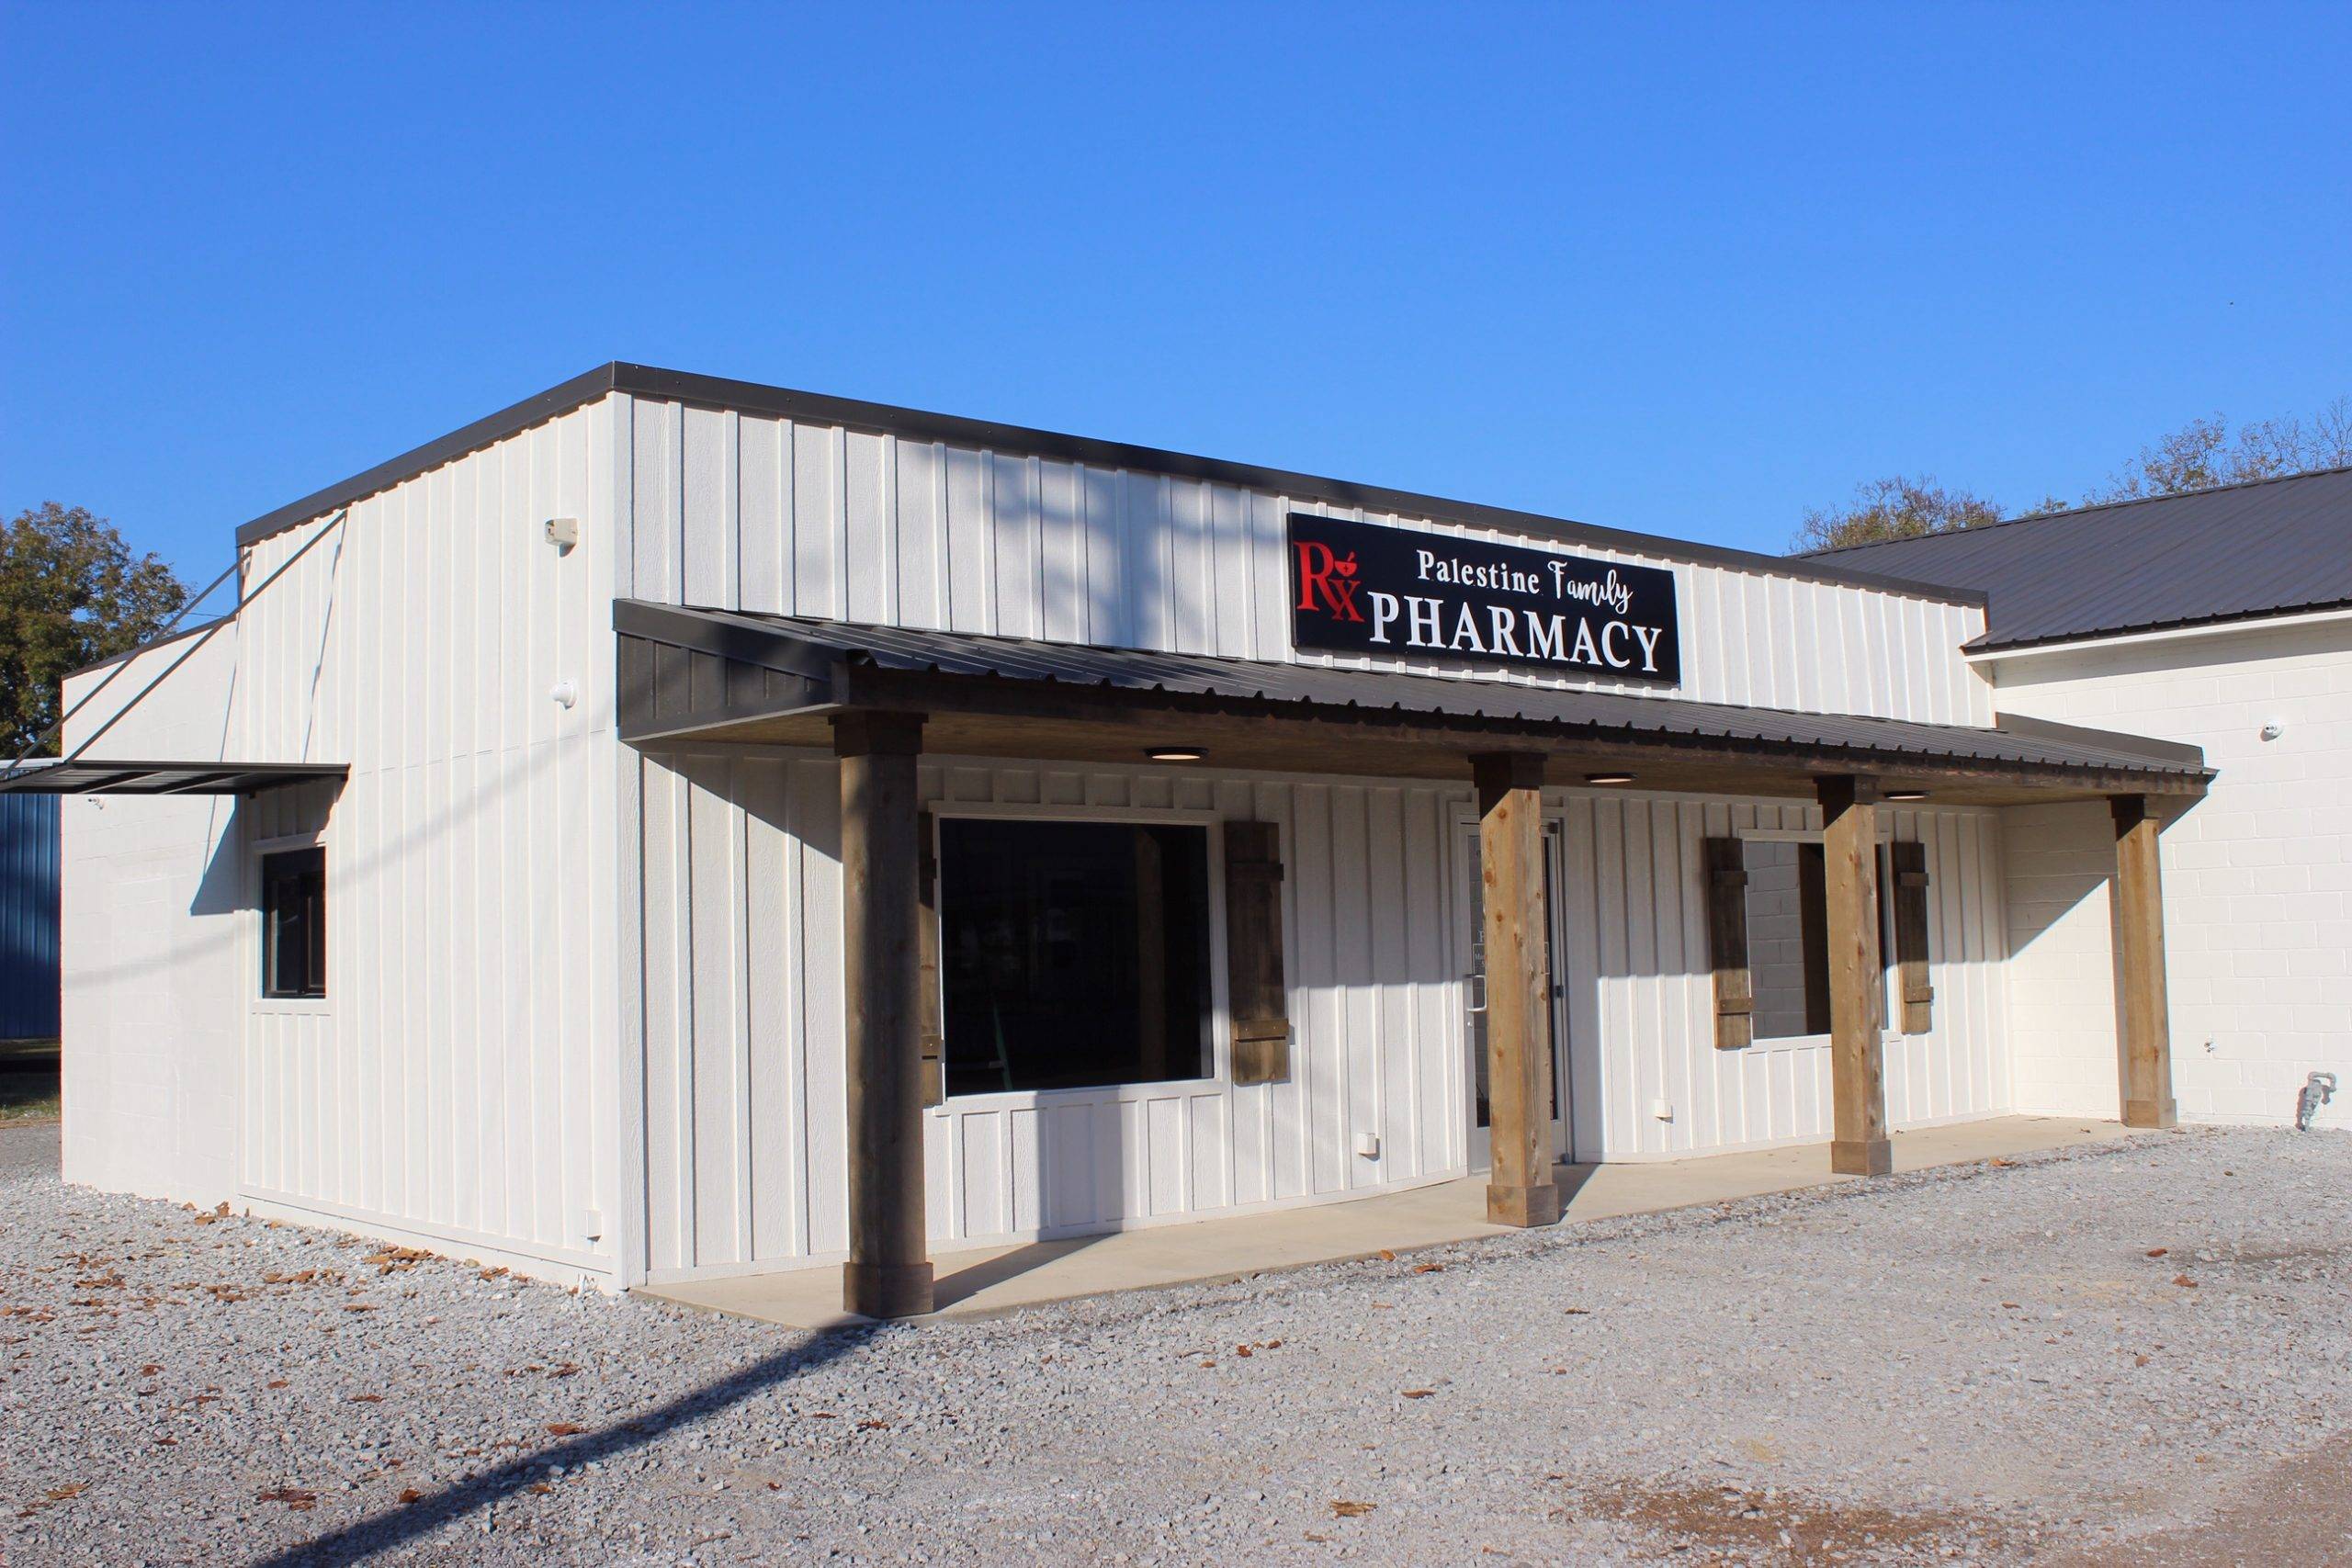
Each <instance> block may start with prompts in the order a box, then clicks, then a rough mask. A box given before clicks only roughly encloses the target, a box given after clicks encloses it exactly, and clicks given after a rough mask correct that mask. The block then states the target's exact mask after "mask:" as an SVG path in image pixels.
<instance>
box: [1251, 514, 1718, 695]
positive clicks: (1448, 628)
mask: <svg viewBox="0 0 2352 1568" xmlns="http://www.w3.org/2000/svg"><path fill="white" fill-rule="evenodd" d="M1290 604H1291V620H1290V624H1291V642H1292V644H1293V645H1294V646H1295V647H1298V648H1303V649H1305V648H1314V649H1329V650H1330V651H1332V652H1335V653H1371V654H1381V655H1385V656H1388V657H1391V658H1398V659H1446V660H1463V661H1465V662H1468V663H1473V664H1523V665H1532V666H1534V667H1535V668H1537V669H1542V670H1553V671H1563V672H1573V673H1576V674H1588V673H1589V674H1594V675H1600V676H1604V677H1609V678H1611V679H1615V680H1620V681H1657V682H1663V683H1665V684H1667V685H1677V684H1679V683H1680V682H1681V680H1682V628H1681V624H1680V622H1679V619H1678V618H1677V616H1676V615H1675V605H1674V574H1673V573H1672V572H1670V571H1666V570H1660V569H1659V568H1657V567H1654V566H1622V565H1617V564H1614V563H1612V562H1609V561H1597V560H1591V559H1589V558H1586V557H1583V556H1568V555H1555V554H1554V553H1553V552H1551V551H1549V550H1530V549H1522V548H1521V547H1519V546H1517V545H1497V544H1490V543H1488V542H1487V541H1485V540H1483V539H1464V538H1458V537H1456V536H1453V535H1451V534H1430V533H1424V532H1421V531H1420V530H1419V529H1413V528H1383V527H1379V526H1377V525H1373V524H1369V523H1349V522H1343V521H1341V520H1340V519H1338V518H1332V517H1308V516H1306V515H1304V514H1303V513H1292V514H1291V519H1290Z"/></svg>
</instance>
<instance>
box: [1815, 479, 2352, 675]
mask: <svg viewBox="0 0 2352 1568" xmlns="http://www.w3.org/2000/svg"><path fill="white" fill-rule="evenodd" d="M1808 559H1811V560H1828V561H1836V562H1841V563H1846V564H1850V565H1854V566H1860V567H1862V568H1865V569H1867V570H1871V571H1888V572H1894V573H1895V574H1896V575H1898V576H1904V577H1917V578H1924V579H1926V580H1928V581H1931V582H1946V583H1950V584H1951V585H1952V586H1954V587H1958V588H1973V589H1979V590H1982V591H1984V592H1986V593H1987V594H1988V595H1989V596H1990V600H1991V603H1990V604H1989V605H1988V607H1987V609H1986V611H1985V617H1986V626H1985V635H1984V636H1983V637H1979V638H1978V639H1977V640H1976V642H1975V643H1974V644H1973V645H1972V646H1973V647H1977V648H1982V649H2010V648H2025V647H2030V646H2031V645H2033V644H2036V643H2049V642H2068V641H2073V640H2075V639H2076V638H2080V637H2103V636H2109V635H2111V634H2114V633H2119V632H2133V631H2154V630H2158V629H2161V628H2166V627H2172V626H2196V625H2199V624H2201V623H2206V622H2215V621H2231V620H2242V619H2246V618H2249V617H2252V616H2257V615H2286V614H2290V613H2295V612H2302V611H2312V610H2324V609H2334V608H2337V607H2340V606H2344V605H2347V604H2352V468H2328V469H2324V470H2323V471H2321V472H2318V473H2312V474H2297V475H2294V476H2291V477H2289V478H2285V479H2257V480H2255V481H2253V482H2251V483H2247V484H2239V485H2225V486H2222V487H2221V488H2219V489H2215V490H2204V491H2191V492H2190V493H2188V494H2187V495H2167V496H2157V497H2154V498H2152V499H2149V500H2146V501H2120V502H2109V504H2107V505H2104V506H2086V507H2082V508H2080V509H2078V510H2076V511H2073V512H2057V513H2048V514H2046V515H2044V516H2040V517H2021V518H2018V519H2016V520H2015V521H2012V522H2007V523H1994V524H1988V525H1985V526H1984V527H1981V528H1964V529H1961V530H1959V531H1958V532H1956V533H1951V534H1935V535H1930V536H1928V537H1926V538H1921V539H1896V540H1892V541H1890V542H1888V543H1886V544H1882V545H1858V546H1854V547H1849V548H1847V549H1842V550H1826V551H1822V552H1820V553H1819V554H1816V555H1814V556H1810V557H1808Z"/></svg>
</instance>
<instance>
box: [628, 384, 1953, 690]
mask: <svg viewBox="0 0 2352 1568" xmlns="http://www.w3.org/2000/svg"><path fill="white" fill-rule="evenodd" d="M611 401H612V403H613V404H614V405H615V408H616V417H617V418H618V419H619V420H620V421H621V423H622V424H623V427H624V428H626V429H628V430H629V431H631V432H632V433H633V440H632V442H631V445H630V446H629V458H628V460H629V462H630V463H631V465H632V468H631V471H630V473H629V475H628V480H627V482H626V483H625V484H623V485H622V486H621V487H620V491H621V493H622V495H623V497H624V504H625V511H624V515H623V517H622V518H621V522H620V525H621V527H622V528H623V529H624V531H625V533H626V535H627V539H626V542H625V544H624V550H625V552H626V554H625V558H624V560H623V561H622V563H621V565H622V571H621V578H620V581H619V583H618V591H619V592H622V593H624V594H628V595H633V596H635V597H638V598H641V599H650V600H656V601H660V602H663V603H669V604H695V605H702V606H707V607H713V608H718V609H729V610H733V609H741V610H754V611H770V612H776V613H782V614H788V615H815V616H823V617H827V618H830V619H833V620H847V621H871V622H879V623H884V624H888V625H897V626H924V627H946V628H950V629H953V630H957V631H968V632H986V633H1000V634H1003V635H1007V636H1014V637H1042V638H1046V639H1047V640H1051V641H1059V642H1085V643H1097V644H1103V645H1107V646H1112V647H1123V648H1146V649H1170V650H1174V651H1180V652H1189V653H1210V654H1222V655H1228V656H1232V657H1236V658H1246V659H1267V660H1300V661H1305V662H1314V663H1324V664H1340V663H1348V664H1352V665H1354V666H1356V667H1360V668H1374V667H1375V666H1374V661H1373V660H1345V659H1340V658H1339V657H1337V656H1333V655H1329V654H1321V653H1308V654H1306V655H1300V654H1297V653H1295V652H1294V651H1293V649H1291V647H1290V637H1289V625H1290V622H1289V611H1288V607H1287V604H1286V601H1287V597H1288V583H1289V581H1290V579H1289V574H1288V567H1287V564H1286V562H1285V559H1284V557H1283V519H1284V518H1285V516H1286V515H1287V514H1288V513H1291V512H1293V511H1298V512H1305V513H1316V514H1320V515H1330V516H1345V517H1349V518H1353V519H1356V520H1358V521H1363V522H1372V523H1382V524H1388V525H1396V526H1402V527H1409V528H1434V529H1437V531H1439V532H1446V533H1455V534H1463V535H1467V536H1474V537H1482V538H1493V539H1501V540H1505V541H1507V542H1510V543H1515V544H1524V545H1529V546H1532V547H1538V548H1547V549H1566V548H1568V547H1566V546H1562V545H1559V544H1557V543H1555V542H1552V541H1547V540H1544V539H1540V538H1529V537H1524V536H1511V535H1506V534H1501V533H1497V532H1494V531H1491V530H1465V529H1460V528H1440V527H1439V526H1438V525H1435V524H1432V523H1430V522H1429V521H1428V520H1426V519H1419V518H1411V517H1398V516H1389V515H1378V514H1370V513H1364V512H1363V511H1361V510H1346V509H1340V508H1333V507H1329V506H1325V505H1323V504H1321V503H1319V502H1299V501H1295V500H1293V499H1291V498H1288V497H1284V496H1281V495H1276V494H1271V493H1267V492H1262V491H1247V490H1242V489H1239V488H1238V487H1236V486H1231V485H1222V484H1212V483H1207V482H1204V481H1199V480H1193V479H1179V478H1171V477H1169V476H1166V475H1160V474H1152V473H1144V472H1137V471H1133V470H1128V469H1106V468H1089V467H1086V466H1084V465H1080V464H1075V463H1069V462H1062V461H1057V460H1048V459H1041V458H1036V457H1024V456H1022V455H1020V454H1018V453H1001V452H984V451H977V450H971V449H967V448H964V447H957V446H945V445H943V444H939V443H933V442H914V441H902V440H900V439H899V438H897V437H895V436H889V435H875V434H863V433H859V432H854V431H847V430H843V429H841V428H838V427H835V426H831V425H824V424H810V423H794V422H792V421H789V420H778V419H771V418H766V417H763V416H756V415H749V414H741V413H736V412H722V411H718V410H712V409H699V408H688V407H684V406H683V405H681V404H678V403H673V402H665V401H659V400H650V399H643V398H631V397H629V396H628V395H626V394H616V395H615V396H614V397H613V399H612V400H611ZM1578 553H1582V554H1586V555H1589V556H1591V557H1593V558H1597V559H1600V560H1607V561H1621V562H1631V563H1634V564H1637V565H1645V566H1658V567H1664V568H1667V569H1668V570H1671V571H1672V572H1673V573H1674V576H1675V580H1676V591H1677V597H1678V601H1679V605H1680V610H1681V623H1682V639H1683V646H1682V668H1683V683H1682V685H1681V686H1680V687H1679V689H1677V690H1674V691H1672V692H1660V691H1658V690H1657V689H1656V688H1654V687H1649V686H1645V685H1642V684H1640V683H1638V682H1603V681H1575V682H1569V681H1565V680H1555V679H1553V678H1551V677H1549V676H1545V675H1539V674H1535V673H1532V672H1531V671H1523V670H1514V671H1505V670H1502V669H1494V670H1486V671H1464V669H1463V667H1461V666H1458V665H1452V664H1447V665H1423V664H1416V663H1413V662H1411V661H1409V660H1382V661H1379V663H1378V665H1377V667H1378V668H1383V669H1397V670H1417V671H1428V672H1432V673H1443V674H1464V673H1467V674H1468V675H1469V677H1470V678H1473V679H1488V680H1510V681H1515V682H1537V681H1541V682H1545V683H1550V684H1558V685H1571V684H1572V685H1576V686H1578V687H1584V688H1589V689H1593V690H1622V691H1628V692H1633V693H1636V694H1642V695H1657V696H1659V697H1662V698H1667V699H1673V698H1683V699H1692V700H1698V701H1705V702H1720V703H1745V704H1751V705H1758V706H1762V707H1780V708H1796V709H1809V710H1813V711H1816V712H1830V713H1853V714H1872V715H1879V716H1887V717H1895V718H1910V719H1922V720H1929V721H1936V722H1943V723H1953V724H1980V725H1981V724H1989V723H1990V722H1991V721H1992V705H1991V703H1990V700H1989V696H1988V694H1987V692H1986V690H1985V683H1984V682H1983V681H1982V680H1980V679H1979V678H1977V676H1976V675H1975V674H1974V673H1973V671H1970V670H1969V669H1968V667H1967V665H1966V663H1965V662H1964V661H1963V660H1962V657H1961V654H1960V647H1961V645H1962V643H1964V642H1966V641H1968V640H1969V639H1970V638H1971V637H1974V636H1976V635H1977V634H1978V633H1979V632H1981V631H1982V630H1983V629H1984V612H1983V611H1982V610H1981V609H1978V608H1975V607H1972V606H1968V605H1962V604H1948V603H1944V602H1942V601H1939V600H1933V599H1921V598H1912V597H1906V596H1903V595H1899V594H1895V593H1892V592H1884V591H1881V590H1875V589H1865V588H1857V587H1849V586H1844V585H1839V584H1834V583H1828V582H1817V581H1807V580H1804V579H1798V578H1792V577H1784V576H1768V575H1765V574H1764V573H1762V572H1757V571H1742V570H1733V569H1730V568H1726V567H1722V566H1714V565H1703V564H1695V563H1693V562H1691V561H1687V560H1681V561H1678V560H1675V559H1671V558H1667V557H1664V556H1648V555H1634V554H1629V553H1625V552H1620V551H1610V550H1583V551H1579V552H1578Z"/></svg>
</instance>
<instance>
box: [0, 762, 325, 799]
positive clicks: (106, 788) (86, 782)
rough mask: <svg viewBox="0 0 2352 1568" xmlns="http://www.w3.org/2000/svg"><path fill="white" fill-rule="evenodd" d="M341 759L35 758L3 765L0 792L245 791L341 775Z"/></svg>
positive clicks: (193, 792) (34, 793) (165, 793)
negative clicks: (263, 760)
mask: <svg viewBox="0 0 2352 1568" xmlns="http://www.w3.org/2000/svg"><path fill="white" fill-rule="evenodd" d="M350 772H351V770H350V769H349V768H348V767H346V766H345V765H344V764H342V763H340V762H159V761H118V760H115V759H112V758H108V759H105V760H96V759H92V758H88V757H81V758H76V759H75V760H74V761H70V762H69V761H62V760H61V759H58V758H55V757H37V758H34V759H33V760H32V761H28V762H26V763H24V764H23V765H22V766H20V767H17V768H14V769H7V768H0V795H243V794H245V793H247V792H248V791H251V790H257V789H273V788H276V787H277V786H279V785H282V784H315V783H317V782H319V781H320V780H322V779H341V778H343V777H345V775H347V774H348V773H350Z"/></svg>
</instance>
